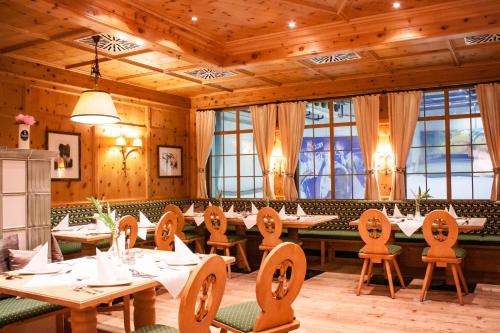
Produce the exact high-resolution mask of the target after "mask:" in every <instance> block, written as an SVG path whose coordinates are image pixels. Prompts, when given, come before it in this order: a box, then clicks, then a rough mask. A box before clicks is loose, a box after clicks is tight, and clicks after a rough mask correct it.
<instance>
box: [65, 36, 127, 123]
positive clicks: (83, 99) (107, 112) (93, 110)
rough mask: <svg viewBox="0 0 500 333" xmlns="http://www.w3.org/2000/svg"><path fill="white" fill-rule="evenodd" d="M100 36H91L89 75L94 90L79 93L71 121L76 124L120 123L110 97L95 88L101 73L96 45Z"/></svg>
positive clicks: (105, 92)
mask: <svg viewBox="0 0 500 333" xmlns="http://www.w3.org/2000/svg"><path fill="white" fill-rule="evenodd" d="M100 38H101V36H99V35H96V36H92V39H93V41H94V44H95V62H94V64H93V65H92V68H91V71H90V75H91V76H92V77H93V79H94V89H90V90H85V91H83V92H82V93H81V95H80V98H79V99H78V102H77V103H76V106H75V109H74V110H73V114H72V115H71V120H72V121H74V122H77V123H83V124H91V125H100V124H113V123H117V122H119V121H120V117H119V116H118V112H116V108H115V104H114V103H113V99H112V98H111V95H110V94H109V93H108V92H107V91H103V90H99V89H98V87H97V84H98V80H99V77H100V76H101V73H100V71H99V58H98V54H97V45H98V44H99V40H100Z"/></svg>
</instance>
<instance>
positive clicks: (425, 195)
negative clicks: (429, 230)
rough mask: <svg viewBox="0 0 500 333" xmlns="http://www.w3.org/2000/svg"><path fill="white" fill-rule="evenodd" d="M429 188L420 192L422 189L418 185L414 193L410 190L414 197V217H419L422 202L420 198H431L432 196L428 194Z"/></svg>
mask: <svg viewBox="0 0 500 333" xmlns="http://www.w3.org/2000/svg"><path fill="white" fill-rule="evenodd" d="M429 192H430V189H426V190H425V192H422V189H421V188H420V186H419V187H418V192H417V193H415V192H413V191H412V193H413V196H414V197H415V218H416V219H420V204H421V203H422V200H426V201H427V199H429V198H432V196H431V195H430V194H429Z"/></svg>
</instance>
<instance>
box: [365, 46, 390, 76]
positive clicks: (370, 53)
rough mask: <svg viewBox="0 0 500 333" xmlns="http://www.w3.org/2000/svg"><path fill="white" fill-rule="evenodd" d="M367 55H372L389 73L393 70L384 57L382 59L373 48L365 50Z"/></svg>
mask: <svg viewBox="0 0 500 333" xmlns="http://www.w3.org/2000/svg"><path fill="white" fill-rule="evenodd" d="M366 53H367V54H368V55H370V57H372V58H373V59H374V60H375V61H376V62H378V63H379V64H380V65H382V67H384V69H385V70H386V71H387V72H389V73H392V72H394V71H393V70H392V68H391V67H390V66H389V65H388V64H387V63H386V62H385V61H384V60H385V59H382V58H381V57H379V56H378V54H377V53H375V51H373V50H368V51H367V52H366Z"/></svg>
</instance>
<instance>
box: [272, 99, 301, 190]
mask: <svg viewBox="0 0 500 333" xmlns="http://www.w3.org/2000/svg"><path fill="white" fill-rule="evenodd" d="M278 119H279V129H280V133H281V149H282V151H283V168H284V170H285V177H284V178H283V192H284V195H285V200H295V199H297V198H298V196H299V195H298V192H297V188H296V186H295V179H294V174H295V169H296V168H297V163H298V161H299V154H300V145H301V144H302V135H303V133H304V125H305V119H306V103H305V102H291V103H281V104H279V105H278Z"/></svg>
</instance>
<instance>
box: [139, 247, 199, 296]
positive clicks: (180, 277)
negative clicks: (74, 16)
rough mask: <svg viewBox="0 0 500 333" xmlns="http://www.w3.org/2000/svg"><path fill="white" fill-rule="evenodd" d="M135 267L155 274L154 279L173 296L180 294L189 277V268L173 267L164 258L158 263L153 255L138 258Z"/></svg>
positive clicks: (145, 272)
mask: <svg viewBox="0 0 500 333" xmlns="http://www.w3.org/2000/svg"><path fill="white" fill-rule="evenodd" d="M158 266H161V268H159V267H158ZM134 269H135V270H136V271H138V272H141V273H143V274H148V275H152V276H154V278H153V280H155V281H158V282H159V283H161V284H162V285H163V286H164V287H165V289H167V290H168V292H169V293H170V295H172V297H173V298H177V297H178V296H179V295H180V293H181V292H182V290H183V289H184V286H185V285H186V283H187V280H188V279H189V270H187V269H182V268H181V267H176V269H175V270H174V269H171V268H169V266H168V264H167V263H166V262H165V261H164V260H161V262H159V263H158V262H156V260H155V259H154V258H152V257H151V256H144V257H143V258H140V259H138V260H137V262H136V265H135V266H134Z"/></svg>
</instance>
